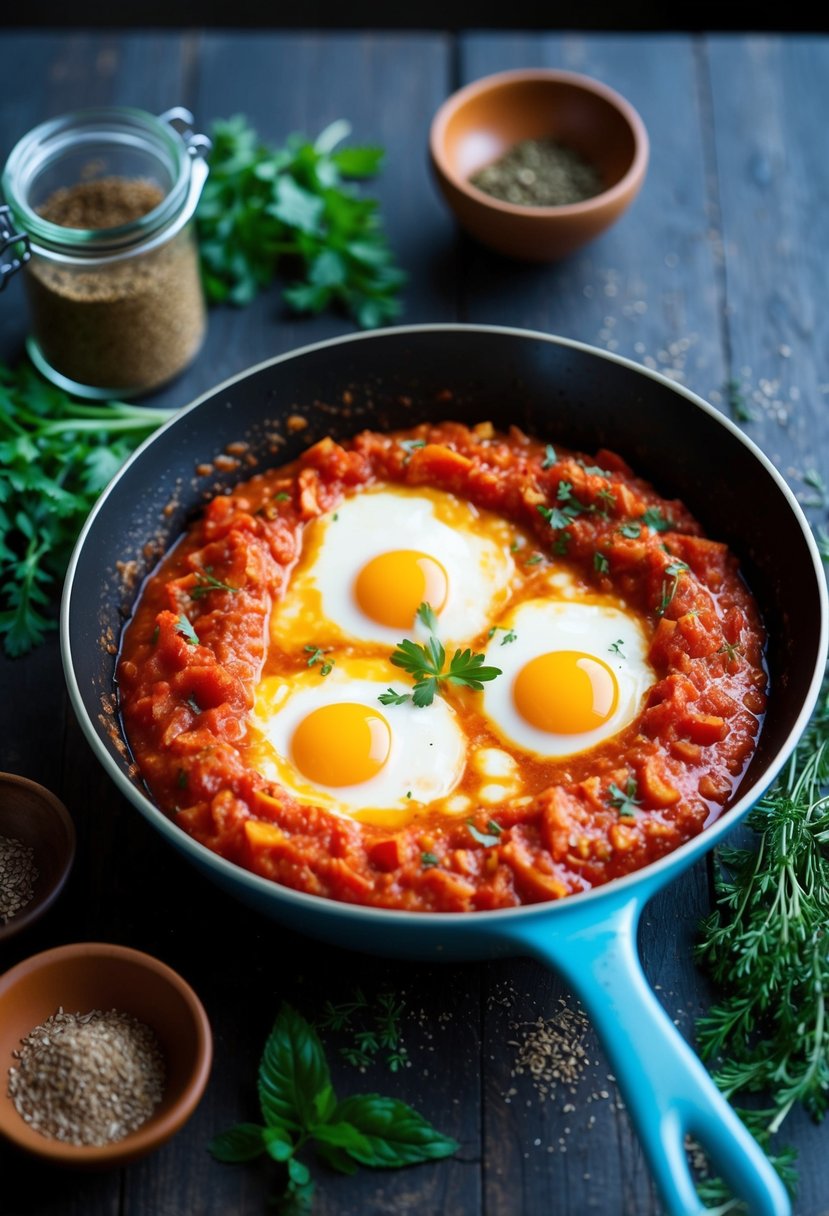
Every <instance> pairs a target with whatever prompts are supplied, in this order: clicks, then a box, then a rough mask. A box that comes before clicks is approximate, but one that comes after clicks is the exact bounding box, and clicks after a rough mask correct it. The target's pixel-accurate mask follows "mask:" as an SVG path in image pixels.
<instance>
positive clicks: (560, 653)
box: [512, 650, 619, 735]
mask: <svg viewBox="0 0 829 1216" xmlns="http://www.w3.org/2000/svg"><path fill="white" fill-rule="evenodd" d="M512 697H513V700H514V702H515V708H516V709H517V710H518V712H519V714H521V717H522V718H524V719H525V721H527V722H529V723H530V725H531V726H535V727H536V728H537V729H538V730H544V731H547V732H548V733H549V734H553V735H580V734H583V733H584V732H586V731H591V730H595V729H596V727H598V726H602V725H603V724H604V723H605V722H607V720H608V719H609V718H610V717H611V716H612V715H613V712H614V710H615V709H616V704H617V702H618V700H619V688H618V685H617V683H616V677H615V675H614V674H613V672H612V671H611V669H610V668H609V667H608V665H607V663H604V662H603V661H602V660H601V659H597V658H596V657H595V656H594V655H591V654H585V653H584V652H583V651H581V650H554V651H551V652H550V653H549V654H540V655H539V656H538V657H537V658H535V659H531V660H530V662H529V663H527V664H526V665H525V666H524V667H522V668H521V670H520V671H519V673H518V675H517V676H516V677H515V682H514V683H513V686H512Z"/></svg>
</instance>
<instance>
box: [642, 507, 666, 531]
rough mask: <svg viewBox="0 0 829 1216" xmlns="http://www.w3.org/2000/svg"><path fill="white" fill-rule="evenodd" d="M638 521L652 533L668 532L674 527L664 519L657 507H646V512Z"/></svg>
mask: <svg viewBox="0 0 829 1216" xmlns="http://www.w3.org/2000/svg"><path fill="white" fill-rule="evenodd" d="M640 519H641V521H642V523H643V524H645V526H646V527H648V528H651V529H652V530H653V531H654V532H670V530H671V528H672V527H673V526H674V525H673V524H672V523H671V521H670V520H669V519H666V518H665V516H664V515H663V514H662V512H661V511H660V510H659V507H648V509H647V511H645V513H644V514H643V515H641V516H640Z"/></svg>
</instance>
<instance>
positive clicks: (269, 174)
mask: <svg viewBox="0 0 829 1216" xmlns="http://www.w3.org/2000/svg"><path fill="white" fill-rule="evenodd" d="M350 130H351V128H350V127H349V125H348V123H346V122H342V121H339V122H335V123H332V124H331V126H330V127H327V128H326V129H325V130H324V131H323V132H322V133H321V134H320V135H319V136H318V137H317V139H316V140H315V142H314V143H311V142H310V141H309V140H308V139H307V138H305V137H304V136H301V135H292V136H290V137H289V138H288V140H287V142H286V144H285V146H284V147H281V148H273V147H269V146H268V145H267V144H265V143H263V142H262V141H261V140H260V139H259V138H258V136H257V134H256V132H255V131H254V130H253V129H252V128H251V127H249V126H248V125H247V122H246V121H245V119H244V118H242V117H239V116H237V117H236V118H231V119H230V120H229V121H226V122H217V123H214V125H213V129H212V131H211V136H212V140H213V150H212V151H211V153H210V155H209V157H208V161H209V164H210V175H209V177H208V179H207V182H206V183H205V187H204V191H203V193H202V197H201V201H200V202H199V206H198V211H197V213H196V219H197V223H198V231H199V253H200V255H201V262H202V277H203V280H204V285H205V290H206V292H207V297H208V299H209V300H210V301H211V302H219V303H223V302H229V303H231V304H249V303H250V301H251V300H253V299H254V297H255V296H256V295H258V293H259V292H260V291H261V290H262V289H263V288H264V287H267V286H268V285H269V284H270V283H271V282H272V280H273V279H274V277H275V276H276V275H277V273H278V272H280V271H283V270H285V271H289V272H290V273H294V272H295V271H297V272H298V273H299V277H298V278H296V279H295V280H294V281H293V282H292V283H291V284H290V286H288V287H286V288H285V289H284V291H283V293H282V294H283V298H284V299H285V300H286V301H287V302H288V304H289V305H290V307H291V308H293V309H294V310H295V311H296V312H310V313H319V312H322V310H323V309H324V308H327V307H329V306H330V305H338V306H340V307H341V308H344V309H345V311H346V312H347V313H348V314H349V315H350V316H352V317H353V318H354V320H355V321H356V322H357V324H358V325H362V326H363V327H364V328H366V329H371V328H373V327H375V326H377V325H383V324H385V323H386V322H388V321H391V320H393V319H394V318H395V317H396V316H397V315H398V313H399V312H400V304H399V302H398V300H397V292H398V291H399V289H400V287H401V286H402V284H403V282H404V278H405V276H404V275H403V273H402V272H401V271H400V270H398V269H397V267H396V266H395V265H394V258H393V256H392V253H391V250H390V249H389V247H388V244H387V242H386V238H385V236H384V235H383V232H382V228H381V225H380V219H379V215H378V207H377V203H376V202H375V201H374V200H373V199H371V198H364V197H361V196H360V195H359V194H358V193H357V191H356V189H355V188H354V187H353V186H352V185H351V184H350V182H349V179H356V178H366V177H373V176H374V174H375V173H377V171H378V169H379V167H380V163H381V161H382V159H383V152H382V149H380V148H341V149H340V150H339V151H335V148H336V145H337V144H339V143H340V142H341V141H342V140H343V139H345V138H347V136H348V135H349V134H350Z"/></svg>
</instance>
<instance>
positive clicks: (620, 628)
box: [481, 599, 657, 758]
mask: <svg viewBox="0 0 829 1216" xmlns="http://www.w3.org/2000/svg"><path fill="white" fill-rule="evenodd" d="M500 625H501V628H499V629H498V630H497V631H496V632H495V634H494V635H493V638H492V641H491V642H490V644H489V646H488V647H487V651H486V662H487V663H488V664H493V665H494V666H496V667H500V668H501V671H502V673H503V674H502V675H501V676H499V677H498V678H497V679H495V680H493V681H492V682H491V683H489V684H486V685H485V686H484V691H483V692H482V693H481V697H482V702H481V708H482V712H483V714H484V715H485V716H486V718H487V719H488V720H489V722H490V723H491V725H492V726H493V727H494V729H495V731H496V732H497V733H498V734H499V735H500V736H501V737H502V738H503V739H505V740H508V741H509V742H510V743H512V744H513V746H515V747H517V748H519V749H520V750H522V751H525V752H532V753H534V754H535V755H537V756H541V757H545V758H547V757H557V756H568V755H574V754H576V753H578V752H582V751H586V750H587V749H588V748H591V747H595V746H596V745H597V744H598V743H601V742H603V741H604V740H605V739H609V738H611V737H612V736H613V735H615V734H618V732H619V731H620V730H622V729H623V727H625V726H627V724H628V723H629V722H631V721H632V720H633V719H634V718H635V717H636V715H637V714H638V713H639V710H640V708H641V705H642V698H643V696H644V694H645V693H646V691H647V690H648V688H649V687H650V686H651V685H652V684H654V683H655V682H656V678H657V677H656V674H655V672H654V670H653V668H652V667H651V666H650V663H649V662H648V638H647V635H646V632H645V628H644V625H643V624H642V623H641V622H640V621H639V620H638V618H637V617H636V616H634V615H633V613H631V612H627V611H624V610H622V609H621V608H618V607H615V606H613V605H611V604H605V603H579V602H578V601H577V600H575V599H566V600H565V599H561V600H543V599H536V600H527V601H525V602H524V603H523V604H521V605H519V607H518V608H516V609H515V611H514V612H512V613H510V614H509V615H508V616H506V617H505V618H504V620H503V621H502V622H500ZM506 630H511V631H512V632H513V633H514V634H515V639H514V641H509V642H508V643H506V644H504V641H503V639H504V638H505V637H507V636H508V634H507V633H506ZM617 643H618V644H619V645H618V650H616V649H612V647H614V646H616V644H617ZM557 650H576V651H582V652H583V653H584V654H588V655H591V656H593V657H595V658H597V659H600V660H601V661H602V662H604V663H606V664H607V666H608V667H610V668H611V670H612V671H613V672H614V674H615V676H616V680H617V684H618V701H617V704H616V708H615V709H614V711H613V713H612V715H611V716H610V717H609V718H608V720H607V721H606V722H604V723H603V724H602V725H601V726H598V727H596V729H595V730H591V731H584V732H582V733H578V734H575V733H574V734H554V733H552V732H548V731H544V730H540V729H539V728H538V727H536V726H533V725H532V724H531V723H530V722H528V721H527V720H526V719H525V718H524V717H523V716H522V715H521V714H520V713H519V711H518V709H517V707H516V705H515V701H514V699H513V685H514V683H515V680H516V677H517V676H518V674H519V672H520V671H521V670H522V669H523V668H524V667H525V666H526V664H527V663H529V662H530V661H531V660H532V659H534V658H536V657H537V656H539V655H542V654H548V653H550V652H552V651H557ZM619 652H621V653H619Z"/></svg>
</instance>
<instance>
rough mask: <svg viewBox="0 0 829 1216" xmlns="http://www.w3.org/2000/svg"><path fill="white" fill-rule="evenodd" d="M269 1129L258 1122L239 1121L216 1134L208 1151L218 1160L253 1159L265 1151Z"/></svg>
mask: <svg viewBox="0 0 829 1216" xmlns="http://www.w3.org/2000/svg"><path fill="white" fill-rule="evenodd" d="M267 1134H268V1133H267V1131H266V1129H265V1128H264V1127H260V1126H259V1124H258V1123H237V1124H236V1126H235V1127H231V1128H230V1129H229V1130H228V1131H226V1132H220V1133H219V1135H218V1136H214V1137H213V1139H212V1140H211V1141H210V1143H209V1144H208V1146H207V1151H208V1153H210V1155H211V1156H212V1157H215V1158H216V1160H217V1161H227V1162H237V1161H252V1160H253V1158H254V1157H258V1156H259V1155H260V1154H261V1153H264V1152H265V1149H266V1144H265V1137H266V1135H267Z"/></svg>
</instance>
